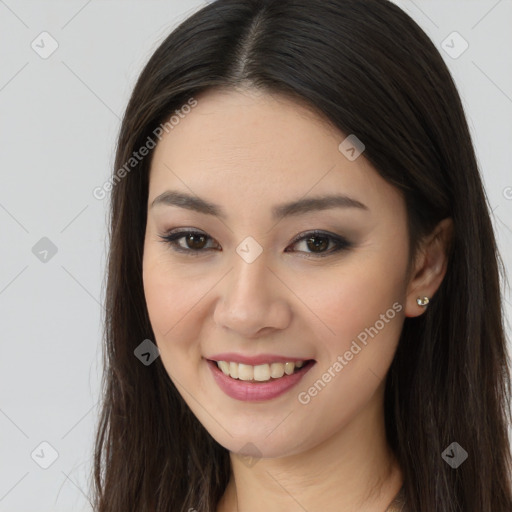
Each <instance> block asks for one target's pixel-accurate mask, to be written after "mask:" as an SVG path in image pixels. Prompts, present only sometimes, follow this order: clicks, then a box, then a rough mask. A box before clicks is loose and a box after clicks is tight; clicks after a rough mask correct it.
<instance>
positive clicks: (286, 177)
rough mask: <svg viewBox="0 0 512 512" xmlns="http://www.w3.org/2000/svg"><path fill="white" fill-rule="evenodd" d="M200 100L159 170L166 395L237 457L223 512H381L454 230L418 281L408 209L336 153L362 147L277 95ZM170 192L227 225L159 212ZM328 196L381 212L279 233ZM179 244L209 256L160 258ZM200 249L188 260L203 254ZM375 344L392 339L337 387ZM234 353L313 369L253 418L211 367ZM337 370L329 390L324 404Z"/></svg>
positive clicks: (153, 255) (150, 229) (441, 233)
mask: <svg viewBox="0 0 512 512" xmlns="http://www.w3.org/2000/svg"><path fill="white" fill-rule="evenodd" d="M197 100H198V105H197V106H196V107H195V108H194V110H193V111H192V112H191V113H190V114H188V115H187V116H186V117H185V118H184V119H181V121H180V123H179V124H178V125H177V126H175V127H174V129H173V130H172V131H171V132H170V133H169V134H166V135H164V137H163V139H162V140H161V141H160V142H159V143H158V145H157V147H156V149H155V153H154V155H153V160H152V166H151V173H150V185H149V197H148V222H147V228H146V238H145V244H144V260H143V278H144V292H145V296H146V302H147V306H148V312H149V315H150V320H151V324H152V326H153V331H154V333H155V337H156V343H157V345H158V347H159V349H160V354H161V359H162V363H163V364H164V366H165V368H166V371H167V372H168V374H169V377H170V378H171V380H172V381H173V382H174V384H175V385H176V387H177V389H178V391H179V392H180V393H181V395H182V396H183V398H184V400H185V401H186V402H187V404H188V405H189V407H190V409H191V410H192V412H193V413H194V414H195V415H196V416H197V418H198V419H199V421H201V423H202V424H203V425H204V427H205V428H206V429H207V430H208V432H209V433H210V434H211V435H212V437H213V438H214V439H216V440H217V441H218V442H219V443H220V444H221V445H222V446H224V447H225V448H226V449H228V450H229V451H230V457H231V463H232V475H231V479H230V482H229V484H228V487H227V489H226V492H225V494H224V496H223V498H222V500H221V502H220V503H219V505H218V508H217V512H235V511H238V512H260V511H261V510H265V512H278V511H279V512H280V511H282V510H287V511H290V512H295V511H297V512H299V511H300V512H303V511H304V510H308V511H310V512H313V511H317V510H322V511H323V512H331V511H333V512H334V511H336V512H339V511H340V510H343V511H344V512H355V511H365V512H384V511H385V510H386V507H387V506H388V505H389V503H390V502H391V501H392V500H393V498H394V496H395V495H396V494H397V492H398V491H399V489H400V487H401V485H402V482H403V474H402V471H401V469H400V467H399V465H398V464H397V462H396V460H395V458H394V456H393V453H392V451H391V450H390V448H389V446H388V444H387V441H386V436H385V426H384V409H383V399H384V386H385V377H386V374H387V371H388V369H389V366H390V364H391V362H392V360H393V356H394V353H395V350H396V347H397V344H398V339H399V336H400V332H401V329H402V326H403V322H404V319H405V317H406V316H408V317H412V316H417V315H420V314H422V313H423V312H424V311H425V309H424V308H422V307H420V306H418V304H417V303H416V299H417V297H423V296H428V297H433V296H434V295H435V292H436V290H437V289H438V287H439V285H440V284H441V281H442V279H443V277H444V275H445V272H446V255H445V254H446V244H447V241H448V240H449V237H450V236H451V222H450V221H449V220H445V221H443V222H441V223H440V224H439V225H438V227H437V229H436V231H435V232H434V233H433V234H432V235H431V236H429V237H428V238H427V239H426V240H425V241H424V244H423V248H422V251H421V252H420V253H419V254H418V257H417V258H416V259H415V261H414V265H413V270H412V272H411V274H410V275H407V272H406V270H407V262H408V258H409V254H408V234H407V223H406V222H407V217H406V209H405V202H404V199H403V197H402V196H401V194H400V193H399V191H398V190H397V189H395V188H394V187H393V186H391V185H390V184H389V183H387V182H386V181H385V180H384V179H383V178H381V177H380V176H379V175H378V173H377V172H376V171H375V170H374V169H373V168H372V167H371V165H370V164H369V163H368V161H367V160H366V159H365V158H364V153H363V154H362V155H361V156H359V157H358V158H357V159H356V160H354V161H350V160H349V159H347V158H346V157H345V156H344V155H343V154H342V153H341V152H340V151H339V149H338V146H339V144H340V143H341V142H342V141H343V140H344V139H345V138H346V136H347V135H348V134H342V133H340V132H339V131H338V130H336V129H335V128H334V127H332V126H331V125H330V124H328V123H327V122H326V121H325V120H324V119H323V118H321V117H318V116H317V115H315V114H314V113H312V112H311V111H309V110H307V109H306V108H305V107H304V106H301V105H299V104H298V103H296V102H293V101H291V100H289V99H285V98H283V97H278V96H274V95H270V94H268V93H264V94H263V93H261V92H259V93H256V92H254V91H249V90H247V91H236V92H235V91H224V92H221V91H209V92H208V93H206V94H204V95H201V96H199V97H198V98H197ZM363 142H364V141H363ZM167 190H175V191H179V192H183V193H187V194H190V195H193V196H194V197H197V196H198V197H200V198H202V199H205V200H207V201H209V202H211V203H214V204H216V205H218V206H219V207H221V208H222V209H223V210H224V211H225V214H226V217H225V218H224V219H221V218H217V217H215V216H213V215H208V214H206V213H199V212H196V211H192V210H188V209H185V208H182V207H179V206H175V205H169V204H161V203H160V204H158V205H155V206H152V203H153V201H154V200H155V198H157V197H158V196H159V195H161V194H162V193H164V192H165V191H167ZM327 194H329V195H332V194H344V195H346V196H349V197H350V198H352V199H355V200H357V201H359V202H360V203H362V204H363V205H365V206H366V208H355V207H333V208H329V209H322V210H316V211H310V212H307V213H302V214H300V215H293V216H289V217H286V218H283V219H281V220H279V221H277V220H275V219H273V218H272V216H271V213H272V208H273V207H274V206H275V205H277V204H281V203H285V202H290V201H295V200H299V199H303V198H311V197H316V196H321V195H327ZM178 228H179V231H182V230H183V231H184V230H185V228H190V230H192V231H200V232H202V233H203V234H204V235H206V236H207V239H206V241H205V243H204V244H203V246H204V247H205V248H202V249H201V250H202V252H195V253H194V254H193V255H189V254H186V253H184V252H178V251H176V250H175V249H173V247H172V246H171V245H170V244H168V243H162V238H161V236H163V235H166V234H167V233H168V232H169V231H171V230H178ZM312 230H319V231H321V232H322V233H323V234H321V235H317V236H320V237H322V236H325V233H327V234H334V235H337V236H340V237H343V238H345V239H346V240H348V242H349V243H350V245H349V246H347V247H345V248H344V249H342V250H340V251H337V252H333V250H332V248H333V247H334V246H336V242H335V241H333V240H331V241H329V239H327V240H326V239H323V241H325V246H324V247H325V250H324V249H323V247H322V243H317V244H316V245H317V246H320V248H319V249H315V244H312V243H308V242H307V238H309V237H307V238H306V239H304V240H302V241H298V242H294V241H293V240H294V238H295V237H296V236H297V235H301V234H307V233H309V232H310V231H312ZM249 236H250V237H252V238H253V239H254V240H255V241H256V242H257V243H258V245H259V246H260V247H261V248H262V252H261V254H260V255H259V256H258V257H257V258H256V259H255V260H254V261H253V262H251V263H247V261H245V260H244V259H243V258H242V257H241V256H240V255H239V253H237V251H236V248H237V247H238V246H239V245H240V243H241V242H242V241H244V240H245V239H246V238H247V237H249ZM200 241H201V240H198V238H197V237H196V239H195V242H194V243H195V245H194V244H189V243H188V241H187V238H186V237H185V236H184V237H183V238H181V239H180V240H178V241H177V242H176V245H179V246H180V247H181V248H182V249H183V250H184V251H186V250H188V251H189V253H192V252H193V250H194V248H195V247H197V246H199V245H200V244H199V242H200ZM315 241H316V242H322V238H320V239H318V238H316V239H315ZM327 242H328V245H327ZM321 253H329V254H328V255H327V256H325V257H322V256H319V255H318V254H321ZM393 305H394V307H393ZM383 316H384V317H385V318H383ZM379 321H380V322H379ZM378 322H379V323H378ZM381 324H382V327H381ZM372 326H373V327H374V329H375V326H377V328H376V330H377V331H378V333H377V334H374V335H373V336H372V337H370V336H367V338H368V339H367V342H366V344H362V343H361V342H359V343H358V345H359V346H360V348H361V350H360V351H358V352H357V354H355V355H353V357H350V360H349V359H348V358H347V359H344V361H345V362H346V364H343V366H342V369H341V370H339V371H333V364H334V363H335V362H336V361H337V360H338V361H339V359H338V356H340V355H341V356H343V355H344V354H346V353H347V351H349V350H350V348H351V346H352V347H353V345H351V344H352V343H353V341H354V340H356V341H357V340H360V338H358V335H361V333H362V332H366V331H365V329H368V328H370V327H372ZM228 351H229V352H237V353H242V354H247V355H256V354H261V353H271V354H278V355H283V356H287V357H288V356H289V357H290V358H292V357H293V359H295V358H297V359H314V360H315V361H316V363H315V365H314V367H313V368H311V369H310V370H309V372H308V373H307V374H305V375H304V377H303V378H302V380H301V381H300V383H299V384H298V385H297V386H295V387H294V388H292V389H291V390H289V391H287V392H286V393H284V394H283V395H280V396H278V397H276V398H273V399H271V400H266V401H260V402H250V401H242V400H237V399H234V398H232V397H230V396H228V395H226V394H225V393H224V392H223V391H222V390H221V389H220V388H219V386H218V385H217V383H216V381H215V380H214V378H213V375H212V371H211V369H210V367H209V366H208V364H207V362H206V359H208V358H210V357H212V356H213V355H214V354H216V353H220V352H228ZM293 359H292V360H293ZM329 368H331V372H330V375H331V379H330V380H329V382H328V383H327V384H326V385H325V387H323V388H322V389H321V390H320V391H318V392H317V393H316V394H315V393H310V392H309V391H308V390H310V389H311V387H313V386H314V384H315V382H317V381H318V380H319V379H322V376H323V374H324V373H326V372H328V370H329ZM324 382H325V381H324ZM301 393H302V394H301ZM300 394H301V395H300ZM299 395H300V396H301V397H302V401H301V400H300V399H299ZM247 456H252V457H253V459H247ZM248 461H250V462H248Z"/></svg>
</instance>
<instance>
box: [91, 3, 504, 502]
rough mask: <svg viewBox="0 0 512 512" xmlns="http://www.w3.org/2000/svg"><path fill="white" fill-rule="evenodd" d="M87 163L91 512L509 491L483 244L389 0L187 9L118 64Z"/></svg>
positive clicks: (460, 128)
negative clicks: (100, 137)
mask: <svg viewBox="0 0 512 512" xmlns="http://www.w3.org/2000/svg"><path fill="white" fill-rule="evenodd" d="M112 183H113V190H112V205H111V219H110V221H111V233H110V236H111V247H110V254H109V265H108V285H107V298H106V301H107V318H106V330H105V341H106V353H105V355H106V358H105V375H104V386H105V396H104V401H103V411H102V416H101V422H100V425H99V427H98V435H97V442H96V453H95V475H94V476H95V490H94V492H95V510H97V511H98V512H103V511H109V512H118V511H119V512H121V511H126V510H137V511H154V512H160V511H177V512H178V511H179V512H184V511H189V512H192V511H216V512H234V511H240V512H242V511H243V512H250V511H253V510H254V511H256V510H262V509H263V510H267V511H269V512H273V511H278V510H289V511H291V510H310V511H312V510H324V511H330V510H333V511H334V510H336V511H338V510H344V511H356V510H364V511H366V512H384V511H388V512H391V511H394V510H402V512H406V511H422V512H423V511H424V512H430V511H436V510H439V511H443V512H455V511H460V510H464V511H465V512H477V511H478V512H482V511H485V512H495V511H510V510H512V490H511V454H510V440H509V438H508V432H507V428H508V425H509V424H510V376H509V375H510V366H509V360H508V354H507V352H506V342H505V335H504V329H503V318H502V313H501V311H502V310H501V299H500V287H499V276H500V274H499V270H500V268H501V267H500V259H499V254H498V252H497V248H496V242H495V238H494V234H493V230H492V224H491V222H490V217H489V209H488V204H487V201H486V197H485V193H484V191H483V187H482V182H481V179H480V175H479V171H478V167H477V163H476V158H475V154H474V149H473V146H472V143H471V139H470V135H469V131H468V127H467V122H466V120H465V117H464V114H463V109H462V105H461V102H460V98H459V95H458V92H457V90H456V88H455V85H454V83H453V81H452V79H451V76H450V74H449V71H448V69H447V68H446V66H445V64H444V62H443V60H442V58H441V56H440V55H439V52H438V51H437V50H436V48H435V47H434V45H433V44H432V43H431V41H430V40H429V39H428V37H427V36H426V35H425V33H424V32H423V31H422V30H421V29H420V28H419V27H418V26H417V25H416V24H415V22H414V21H413V20H411V18H410V17H409V16H407V15H406V14H405V13H404V12H403V11H401V10H400V9H399V8H398V7H396V6H395V5H394V4H392V3H390V2H387V1H383V0H279V1H276V0H244V1H241V0H218V1H217V2H214V3H212V4H210V5H208V6H207V7H205V8H204V9H202V10H200V11H199V12H198V13H196V14H194V15H193V16H191V17H190V18H189V19H187V20H185V21H184V22H183V23H182V24H181V25H180V26H179V27H178V28H176V30H174V31H173V32H172V34H170V35H169V37H168V38H167V39H166V40H165V41H164V42H163V43H162V44H161V45H160V47H159V48H158V49H157V50H156V52H155V53H154V55H153V56H152V57H151V59H150V61H149V62H148V64H147V65H146V67H145V69H144V70H143V72H142V74H141V76H140V78H139V80H138V82H137V84H136V86H135V89H134V91H133V94H132V97H131V99H130V102H129V105H128V107H127V110H126V114H125V117H124V119H123V123H122V127H121V133H120V136H119V141H118V148H117V157H116V171H115V174H114V176H113V182H112ZM156 347H158V350H156Z"/></svg>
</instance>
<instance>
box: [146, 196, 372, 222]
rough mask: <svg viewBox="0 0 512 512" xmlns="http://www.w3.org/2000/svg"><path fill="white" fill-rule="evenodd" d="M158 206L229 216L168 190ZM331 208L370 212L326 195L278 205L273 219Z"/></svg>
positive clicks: (157, 200) (345, 198) (360, 205)
mask: <svg viewBox="0 0 512 512" xmlns="http://www.w3.org/2000/svg"><path fill="white" fill-rule="evenodd" d="M157 205H167V206H179V207H180V208H186V209H187V210H193V211H196V212H199V213H204V214H206V215H214V216H215V217H219V218H221V219H224V220H226V218H227V215H226V213H225V212H224V210H223V209H222V207H220V206H219V205H216V204H213V203H210V202H208V201H205V200H204V199H201V198H200V197H197V196H193V195H189V194H186V193H183V192H177V191H175V190H167V191H166V192H164V193H163V194H160V195H159V196H158V197H156V198H155V199H154V200H153V202H152V203H151V206H150V208H153V207H155V206H157ZM330 208H359V209H360V210H366V211H369V208H368V207H367V206H366V205H364V204H363V203H361V202H360V201H357V200H356V199H352V198H351V197H348V196H345V195H324V196H316V197H309V198H305V199H298V200H297V201H292V202H290V203H284V204H279V205H276V206H274V207H273V208H272V217H273V218H274V219H282V218H283V217H290V216H293V215H301V214H304V213H308V212H312V211H319V210H328V209H330Z"/></svg>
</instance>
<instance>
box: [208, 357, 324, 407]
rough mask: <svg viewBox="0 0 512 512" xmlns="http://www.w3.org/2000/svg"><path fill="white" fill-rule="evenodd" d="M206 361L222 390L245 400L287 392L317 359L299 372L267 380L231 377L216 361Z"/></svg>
mask: <svg viewBox="0 0 512 512" xmlns="http://www.w3.org/2000/svg"><path fill="white" fill-rule="evenodd" d="M206 362H207V363H208V366H209V367H210V369H211V371H212V373H213V377H214V379H215V380H216V382H217V384H218V385H219V387H220V388H221V389H222V391H224V393H226V395H228V396H230V397H231V398H234V399H236V400H242V401H244V402H261V401H264V400H271V399H272V398H276V397H278V396H279V395H282V394H283V393H286V391H288V390H290V389H291V388H292V387H293V386H295V385H296V384H297V383H298V382H299V381H300V380H301V379H302V377H304V375H306V373H307V372H308V371H309V370H310V369H311V368H312V367H313V365H314V364H315V361H309V362H308V363H307V364H305V365H304V366H303V367H302V368H300V369H299V370H298V371H297V372H294V373H292V374H291V375H284V376H283V377H281V378H279V379H270V380H269V381H267V382H249V381H244V380H239V379H233V378H231V377H229V376H228V375H226V374H224V373H223V372H222V371H221V370H220V368H219V367H218V366H217V363H216V362H214V361H210V360H207V361H206Z"/></svg>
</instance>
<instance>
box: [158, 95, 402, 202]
mask: <svg viewBox="0 0 512 512" xmlns="http://www.w3.org/2000/svg"><path fill="white" fill-rule="evenodd" d="M196 100H197V105H196V106H195V107H194V108H193V109H191V110H190V111H189V113H187V114H182V115H181V116H180V119H179V122H178V123H177V124H176V125H174V127H173V128H172V130H170V131H169V133H164V135H163V136H162V139H161V141H160V142H159V143H158V144H157V147H156V148H155V150H154V151H155V154H154V155H153V159H152V165H151V171H150V193H149V200H150V201H151V200H152V199H154V198H155V197H156V196H157V195H158V194H161V193H162V192H164V190H165V189H166V188H174V189H176V188H179V189H180V190H184V191H185V190H187V189H189V190H188V191H189V192H192V193H195V194H198V195H201V196H202V197H205V196H206V197H210V198H212V196H215V198H216V201H215V202H221V203H222V202H226V203H229V202H230V201H231V202H233V201H236V200H237V199H238V200H239V201H240V200H242V199H246V200H247V201H248V202H247V203H246V204H247V206H249V205H250V204H253V202H254V204H255V203H256V202H257V203H258V204H265V203H266V200H267V199H268V200H269V201H271V202H281V201H282V200H285V199H290V200H292V199H297V198H299V197H302V196H304V195H306V194H308V193H310V192H311V193H313V192H314V193H319V194H325V193H332V192H340V193H346V194H351V195H354V196H359V197H361V196H364V197H365V199H366V200H365V201H364V202H366V204H368V202H373V203H376V204H378V203H381V202H382V201H384V202H385V201H386V199H390V200H391V201H396V199H397V198H398V197H399V194H398V191H397V190H396V189H395V188H394V187H392V186H391V185H390V184H388V183H387V182H386V181H385V180H383V179H382V178H381V177H380V176H379V175H378V173H376V171H375V170H374V169H373V168H372V166H371V165H370V164H369V162H368V161H367V160H366V159H365V158H364V153H363V154H362V155H361V156H359V157H358V158H357V159H356V160H354V161H350V160H349V159H347V158H346V157H345V156H344V155H343V154H342V152H340V150H339V145H340V143H342V142H343V140H344V139H345V138H346V137H347V134H344V133H342V132H341V131H339V130H338V129H337V128H335V127H334V126H333V125H332V124H331V123H330V122H329V121H328V120H326V119H325V118H324V117H323V116H321V115H319V114H317V113H316V112H314V111H313V110H312V109H310V108H308V106H307V105H306V104H303V103H298V102H297V101H294V100H292V99H290V98H287V97H284V96H281V95H275V94H269V93H262V92H256V91H253V90H250V91H235V90H214V91H208V92H206V93H203V94H201V95H199V96H197V97H196ZM176 119H177V118H176ZM383 193H384V194H383ZM356 198H357V197H356ZM256 199H257V201H256ZM381 206H382V205H381Z"/></svg>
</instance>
